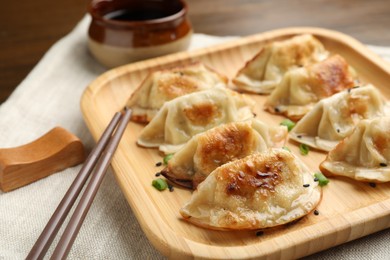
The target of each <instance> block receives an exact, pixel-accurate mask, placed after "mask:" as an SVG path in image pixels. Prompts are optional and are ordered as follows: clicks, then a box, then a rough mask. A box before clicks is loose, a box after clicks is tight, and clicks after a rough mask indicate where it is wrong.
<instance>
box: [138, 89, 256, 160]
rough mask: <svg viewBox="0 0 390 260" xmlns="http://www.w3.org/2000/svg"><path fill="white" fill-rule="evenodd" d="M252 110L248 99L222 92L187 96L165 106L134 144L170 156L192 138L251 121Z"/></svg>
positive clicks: (206, 92)
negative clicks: (215, 128) (233, 124)
mask: <svg viewBox="0 0 390 260" xmlns="http://www.w3.org/2000/svg"><path fill="white" fill-rule="evenodd" d="M252 106H253V100H252V99H249V98H248V97H246V96H245V95H241V94H239V93H237V92H234V91H231V90H228V89H226V88H220V87H215V88H211V89H207V90H203V91H199V92H195V93H191V94H187V95H184V96H181V97H178V98H175V99H173V100H171V101H168V102H166V103H165V104H164V105H163V107H162V108H161V109H160V111H159V112H158V113H157V115H156V116H155V117H154V118H153V119H152V121H150V123H149V124H148V125H146V127H145V128H144V129H143V130H142V131H141V134H140V137H139V138H138V141H137V143H138V144H139V145H141V146H144V147H159V149H160V151H162V152H164V153H174V152H176V151H178V150H179V149H180V148H181V147H182V146H183V145H184V144H185V143H186V142H187V141H188V140H190V139H191V137H192V136H194V135H196V134H199V133H201V132H204V131H206V130H208V129H211V128H213V127H215V126H217V125H220V124H224V123H229V122H236V121H243V120H247V119H249V118H252V117H253V113H252V111H251V107H252Z"/></svg>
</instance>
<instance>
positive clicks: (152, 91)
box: [126, 62, 228, 123]
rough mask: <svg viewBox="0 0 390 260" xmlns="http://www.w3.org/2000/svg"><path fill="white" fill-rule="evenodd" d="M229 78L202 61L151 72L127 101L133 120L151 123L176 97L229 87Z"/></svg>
mask: <svg viewBox="0 0 390 260" xmlns="http://www.w3.org/2000/svg"><path fill="white" fill-rule="evenodd" d="M227 82H228V79H227V78H226V77H225V76H224V75H222V74H220V73H217V72H216V71H214V70H213V69H211V68H209V67H207V66H205V65H204V64H202V63H200V62H194V63H191V64H188V65H183V66H179V67H174V68H171V69H164V70H158V71H155V72H152V73H150V74H149V75H148V76H147V77H146V79H145V80H144V81H143V82H142V83H141V85H140V86H139V87H138V88H137V90H136V91H134V93H133V94H132V95H131V97H130V98H129V100H128V101H127V104H126V106H127V107H129V108H131V109H132V110H133V114H132V118H131V119H132V120H133V121H135V122H139V123H147V122H149V121H150V120H152V118H153V117H154V116H155V115H156V113H157V112H158V111H159V109H160V108H161V107H162V106H163V104H164V103H165V102H167V101H169V100H172V99H174V98H177V97H180V96H183V95H186V94H189V93H193V92H197V91H201V90H205V89H209V88H213V87H215V86H226V84H227Z"/></svg>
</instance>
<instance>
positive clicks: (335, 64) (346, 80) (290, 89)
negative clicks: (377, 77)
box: [265, 55, 354, 121]
mask: <svg viewBox="0 0 390 260" xmlns="http://www.w3.org/2000/svg"><path fill="white" fill-rule="evenodd" d="M351 70H352V69H351V68H350V67H349V66H348V64H347V62H346V61H345V60H344V58H343V57H341V56H340V55H333V56H331V57H329V58H327V59H326V60H324V61H321V62H319V63H315V64H310V65H307V66H305V67H303V68H297V69H292V70H290V71H288V72H287V73H286V74H284V77H283V79H282V81H281V82H280V83H279V84H278V85H277V87H276V88H275V90H274V91H272V93H271V95H270V96H269V98H268V100H267V102H266V104H265V109H266V110H268V111H269V112H271V113H274V114H283V115H285V116H287V117H288V118H290V119H292V120H295V121H297V120H299V119H301V118H302V117H303V116H304V115H305V114H306V113H307V112H309V111H310V110H311V109H312V108H313V106H314V105H315V104H316V103H317V102H318V101H319V100H321V99H324V98H327V97H329V96H332V95H333V94H335V93H338V92H340V91H342V90H344V89H348V88H351V87H353V86H354V73H353V72H352V73H351Z"/></svg>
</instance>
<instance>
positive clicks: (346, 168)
mask: <svg viewBox="0 0 390 260" xmlns="http://www.w3.org/2000/svg"><path fill="white" fill-rule="evenodd" d="M389 166H390V118H389V117H377V118H374V119H372V120H362V121H360V122H359V124H358V125H357V126H356V128H355V130H354V131H353V132H352V134H351V135H349V136H347V137H346V138H345V139H343V140H342V141H341V142H340V143H339V144H338V145H337V146H336V147H335V148H334V149H333V150H332V151H330V152H329V154H328V156H327V157H326V159H325V161H323V162H322V163H321V164H320V169H321V171H322V172H323V173H324V174H326V175H341V176H346V177H349V178H353V179H356V180H359V181H369V182H388V181H390V167H389Z"/></svg>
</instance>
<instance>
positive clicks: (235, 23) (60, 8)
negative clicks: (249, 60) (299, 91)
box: [0, 0, 390, 103]
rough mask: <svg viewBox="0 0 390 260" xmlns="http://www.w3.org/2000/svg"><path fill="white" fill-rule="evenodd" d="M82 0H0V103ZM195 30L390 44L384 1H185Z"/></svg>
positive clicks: (78, 13)
mask: <svg viewBox="0 0 390 260" xmlns="http://www.w3.org/2000/svg"><path fill="white" fill-rule="evenodd" d="M88 2H89V1H86V0H55V1H53V0H33V1H31V0H19V1H4V3H2V4H1V7H0V103H2V102H3V101H4V100H6V98H7V97H8V96H9V95H10V93H11V92H12V91H13V89H14V88H15V87H16V86H17V85H18V84H19V83H20V82H21V81H22V80H23V79H24V78H25V77H26V75H27V74H28V72H29V71H30V70H31V69H32V68H33V67H34V66H35V65H36V63H37V62H38V61H39V60H40V59H41V58H42V56H43V54H44V53H45V52H46V51H47V50H48V49H49V48H50V46H51V45H52V44H53V43H55V42H56V41H57V40H58V39H60V38H61V37H63V36H64V35H65V34H67V33H69V32H70V30H71V29H72V28H73V27H74V26H75V25H76V23H77V22H78V21H79V20H80V19H81V18H82V17H83V16H84V14H85V13H86V7H87V4H88ZM187 2H188V5H189V9H190V19H191V21H192V24H193V27H194V29H195V32H198V33H206V34H213V35H241V36H245V35H250V34H254V33H259V32H263V31H267V30H270V29H275V28H281V27H289V26H317V27H325V28H329V29H334V30H338V31H341V32H343V33H347V34H349V35H351V36H353V37H355V38H357V39H358V40H360V41H361V42H363V43H367V44H376V45H387V46H390V1H389V0H369V1H368V0H272V1H271V0H187Z"/></svg>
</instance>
